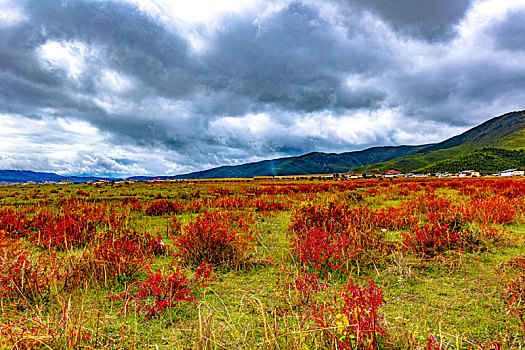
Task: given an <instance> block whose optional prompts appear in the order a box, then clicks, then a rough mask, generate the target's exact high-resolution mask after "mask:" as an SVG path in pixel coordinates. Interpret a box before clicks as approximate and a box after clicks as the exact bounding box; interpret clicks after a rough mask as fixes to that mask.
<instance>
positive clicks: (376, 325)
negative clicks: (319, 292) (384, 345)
mask: <svg viewBox="0 0 525 350" xmlns="http://www.w3.org/2000/svg"><path fill="white" fill-rule="evenodd" d="M383 303H384V300H383V291H382V289H381V288H379V287H377V286H376V285H375V283H374V281H372V280H369V281H368V287H361V286H359V285H357V284H355V283H354V282H353V281H352V280H351V279H350V280H349V281H348V283H346V284H345V285H344V286H343V288H342V289H341V290H340V291H339V292H338V293H337V294H336V295H335V297H334V303H333V304H329V305H325V306H321V307H317V306H316V307H313V309H312V316H313V319H314V321H315V323H316V324H317V326H318V327H320V328H319V331H321V332H322V334H323V337H324V339H325V341H326V342H327V345H328V346H330V347H333V348H335V349H370V350H372V349H377V348H378V346H379V344H380V342H381V341H382V340H383V339H385V337H386V332H385V330H384V329H383V327H382V326H381V316H380V315H379V307H381V305H383Z"/></svg>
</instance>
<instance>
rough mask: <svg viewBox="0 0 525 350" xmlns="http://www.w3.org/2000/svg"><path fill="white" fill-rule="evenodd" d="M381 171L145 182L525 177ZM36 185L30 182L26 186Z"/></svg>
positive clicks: (520, 172)
mask: <svg viewBox="0 0 525 350" xmlns="http://www.w3.org/2000/svg"><path fill="white" fill-rule="evenodd" d="M378 171H379V169H372V172H369V173H354V172H349V173H332V174H308V175H276V176H254V177H252V178H220V179H166V178H158V179H151V180H145V181H144V182H250V181H269V180H282V181H284V180H290V181H292V180H350V179H372V178H375V179H393V178H468V177H500V176H501V177H505V176H525V171H523V170H519V169H507V170H503V171H500V172H497V173H493V174H482V173H480V172H479V171H476V170H463V171H461V172H458V173H449V172H444V173H424V174H423V173H403V172H401V171H398V170H395V169H390V170H388V171H387V172H385V173H379V172H378ZM137 182H141V181H139V180H118V181H109V180H99V181H91V180H89V181H86V182H85V183H86V184H91V185H93V184H94V185H101V184H110V183H112V184H132V183H137ZM73 183H74V182H73V181H59V182H41V183H40V184H58V185H68V184H73ZM32 184H36V183H35V182H32V181H28V182H25V183H24V185H32Z"/></svg>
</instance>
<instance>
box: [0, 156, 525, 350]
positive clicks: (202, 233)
mask: <svg viewBox="0 0 525 350" xmlns="http://www.w3.org/2000/svg"><path fill="white" fill-rule="evenodd" d="M487 152H488V151H487ZM524 203H525V181H524V180H522V179H503V178H481V179H459V178H455V179H448V180H445V179H443V180H441V179H417V180H415V179H391V180H385V179H384V180H377V179H368V180H352V181H347V180H341V181H328V180H326V181H295V182H284V181H283V182H278V181H267V182H262V181H255V182H213V183H212V182H209V183H206V182H198V183H191V182H149V183H129V184H116V183H107V184H92V185H88V184H76V185H16V186H2V187H0V272H1V274H0V308H1V310H0V348H2V349H3V348H5V349H34V348H42V349H50V348H51V349H55V348H62V349H64V348H65V349H69V348H85V349H95V348H96V349H100V348H103V349H104V348H106V349H113V348H126V349H128V348H130V349H143V348H144V349H507V348H509V349H510V348H521V347H524V346H525V307H524V305H525V257H524V256H523V254H522V251H523V248H524V245H525V242H524V233H525V204H524Z"/></svg>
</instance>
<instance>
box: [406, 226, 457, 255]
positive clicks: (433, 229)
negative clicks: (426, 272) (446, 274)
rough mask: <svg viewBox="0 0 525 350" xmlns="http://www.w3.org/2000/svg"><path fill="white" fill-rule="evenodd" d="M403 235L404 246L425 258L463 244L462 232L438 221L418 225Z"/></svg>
mask: <svg viewBox="0 0 525 350" xmlns="http://www.w3.org/2000/svg"><path fill="white" fill-rule="evenodd" d="M403 235H404V239H403V243H402V245H403V247H404V248H405V249H408V250H410V251H413V252H415V253H416V254H418V255H420V256H422V257H425V258H433V257H435V256H437V255H440V254H441V253H443V252H445V251H448V250H455V249H459V248H461V246H462V245H463V241H462V237H461V234H460V233H458V232H451V231H450V230H449V229H448V226H447V225H441V224H439V223H436V222H431V223H430V224H424V225H423V226H416V227H414V228H413V229H411V230H410V232H408V233H403Z"/></svg>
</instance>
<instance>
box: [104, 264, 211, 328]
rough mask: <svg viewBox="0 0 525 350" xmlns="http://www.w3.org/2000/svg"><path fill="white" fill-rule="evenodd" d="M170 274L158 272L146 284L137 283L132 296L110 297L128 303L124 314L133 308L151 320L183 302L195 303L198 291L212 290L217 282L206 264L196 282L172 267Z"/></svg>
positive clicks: (196, 276) (196, 275)
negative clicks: (209, 288)
mask: <svg viewBox="0 0 525 350" xmlns="http://www.w3.org/2000/svg"><path fill="white" fill-rule="evenodd" d="M170 270H171V271H170V272H168V273H164V272H162V271H161V270H158V271H157V272H155V273H152V274H150V275H149V276H148V277H147V278H146V279H145V280H144V281H142V282H136V283H134V284H133V286H132V291H131V293H129V292H124V293H121V294H119V295H111V294H110V295H108V297H109V298H110V299H114V300H123V301H124V306H123V313H126V312H127V309H128V307H132V308H134V309H135V310H136V311H137V312H138V313H141V314H143V315H144V317H145V318H146V319H148V318H152V317H154V316H156V315H159V314H161V313H163V312H164V311H165V310H166V309H168V308H172V307H175V306H177V305H179V304H181V303H182V302H193V301H195V293H196V291H198V289H199V288H202V287H206V286H208V285H209V283H210V282H211V281H212V280H213V279H214V278H212V277H211V265H208V264H206V263H202V264H201V265H200V266H199V267H198V269H197V272H196V274H195V277H194V278H193V279H192V280H189V279H188V278H187V277H186V276H185V275H184V274H183V273H182V271H181V270H180V269H179V268H176V267H173V266H170Z"/></svg>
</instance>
